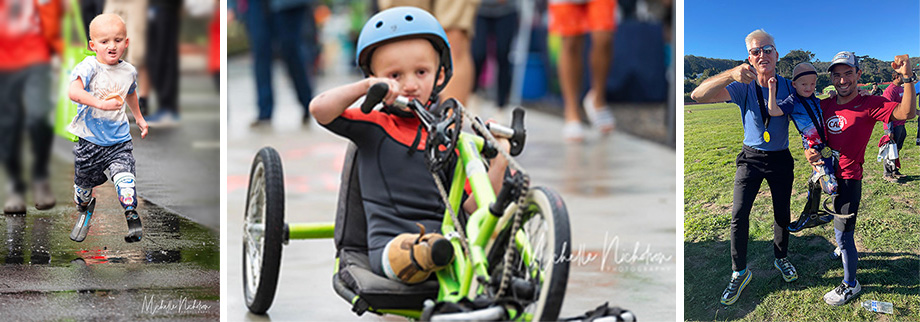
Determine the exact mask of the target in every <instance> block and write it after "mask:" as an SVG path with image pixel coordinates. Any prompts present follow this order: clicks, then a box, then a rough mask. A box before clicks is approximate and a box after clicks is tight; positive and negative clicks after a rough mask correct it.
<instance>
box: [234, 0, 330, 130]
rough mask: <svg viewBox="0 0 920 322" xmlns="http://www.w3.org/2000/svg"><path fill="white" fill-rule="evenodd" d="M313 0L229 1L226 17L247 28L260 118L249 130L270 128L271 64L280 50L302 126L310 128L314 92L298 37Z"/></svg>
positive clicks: (303, 49)
mask: <svg viewBox="0 0 920 322" xmlns="http://www.w3.org/2000/svg"><path fill="white" fill-rule="evenodd" d="M311 3H312V0H229V9H230V10H232V13H231V12H229V11H228V13H227V16H228V19H229V20H231V21H232V20H234V19H236V17H237V16H238V17H239V18H240V21H242V22H243V23H244V24H245V25H246V32H247V34H248V35H247V37H248V38H249V50H250V51H251V52H252V56H253V57H252V58H253V62H254V64H253V66H254V67H255V75H256V93H257V95H258V99H257V100H258V105H259V114H258V117H257V118H256V120H255V121H253V122H252V124H251V126H252V127H263V126H270V125H271V119H272V112H273V110H274V105H275V101H274V96H273V94H272V61H273V58H274V48H275V46H277V47H278V48H279V49H280V54H281V59H282V60H283V61H284V63H285V65H287V72H288V76H290V77H291V80H292V82H293V84H294V90H295V91H296V93H297V100H298V101H299V102H300V105H301V106H303V118H302V119H301V121H302V123H303V125H307V124H309V121H310V112H309V110H308V107H309V106H310V100H311V99H313V88H312V85H311V81H310V76H309V75H310V74H309V71H308V70H307V48H306V44H305V43H304V42H303V37H301V30H303V23H304V18H305V17H306V15H307V13H308V12H311V11H310V10H309V9H310V4H311Z"/></svg>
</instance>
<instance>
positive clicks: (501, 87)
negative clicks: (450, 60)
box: [473, 0, 518, 115]
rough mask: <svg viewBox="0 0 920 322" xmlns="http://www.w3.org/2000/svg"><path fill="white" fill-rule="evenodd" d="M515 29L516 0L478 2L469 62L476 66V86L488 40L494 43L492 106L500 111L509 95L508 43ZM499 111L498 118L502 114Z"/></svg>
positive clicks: (515, 31) (486, 54)
mask: <svg viewBox="0 0 920 322" xmlns="http://www.w3.org/2000/svg"><path fill="white" fill-rule="evenodd" d="M517 29H518V1H517V0H482V3H481V4H480V5H479V10H478V11H477V12H476V31H477V32H476V36H475V37H473V61H474V62H475V65H476V78H475V81H476V82H477V83H478V81H479V79H480V75H481V74H482V72H483V67H484V65H485V62H486V56H488V53H489V45H488V44H489V42H490V41H489V40H490V39H492V43H493V44H494V47H493V48H494V52H495V60H496V61H497V62H498V95H497V97H496V106H498V109H499V110H500V111H504V108H505V105H507V104H508V95H509V94H510V92H511V70H512V68H511V59H510V57H509V55H510V53H511V43H512V42H513V40H514V37H515V34H516V33H517ZM502 114H503V113H502V112H499V115H502Z"/></svg>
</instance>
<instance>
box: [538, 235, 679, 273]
mask: <svg viewBox="0 0 920 322" xmlns="http://www.w3.org/2000/svg"><path fill="white" fill-rule="evenodd" d="M673 258H674V255H673V254H672V255H668V254H665V253H663V252H653V251H652V245H651V244H647V245H645V247H643V246H642V243H640V242H636V243H635V244H634V245H633V247H632V248H631V249H630V248H629V247H628V246H626V247H620V236H614V237H613V238H610V234H609V233H604V248H603V249H602V250H601V252H592V251H586V250H585V245H584V244H581V245H579V246H578V250H577V251H575V250H573V251H571V253H569V254H568V255H566V254H559V255H557V256H555V258H554V260H555V262H556V263H560V262H563V261H569V262H570V263H575V264H576V265H579V266H584V265H588V264H591V263H593V262H595V261H598V260H600V265H601V266H600V269H601V271H605V270H608V265H611V266H612V265H641V264H644V265H662V264H664V263H665V262H668V261H671V260H672V259H673Z"/></svg>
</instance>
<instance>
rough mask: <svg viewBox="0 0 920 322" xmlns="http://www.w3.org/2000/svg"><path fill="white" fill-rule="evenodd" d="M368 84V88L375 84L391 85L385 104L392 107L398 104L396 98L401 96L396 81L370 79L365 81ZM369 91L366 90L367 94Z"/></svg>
mask: <svg viewBox="0 0 920 322" xmlns="http://www.w3.org/2000/svg"><path fill="white" fill-rule="evenodd" d="M365 82H367V88H371V86H374V84H377V83H386V84H387V85H389V87H390V90H389V91H388V92H387V95H386V96H384V97H383V103H384V104H386V105H392V104H393V103H394V102H396V97H397V96H399V83H398V82H396V81H395V80H392V79H389V78H381V77H370V78H367V79H366V80H365ZM366 91H367V90H365V92H366Z"/></svg>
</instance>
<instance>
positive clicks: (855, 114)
mask: <svg viewBox="0 0 920 322" xmlns="http://www.w3.org/2000/svg"><path fill="white" fill-rule="evenodd" d="M891 67H892V68H894V69H895V71H897V72H898V73H900V74H901V76H902V80H903V81H904V96H903V97H902V98H901V101H900V102H889V101H888V100H886V99H885V98H883V97H881V96H862V95H859V91H858V85H857V81H858V80H859V77H860V76H861V75H862V71H860V70H859V63H858V62H857V60H856V56H855V55H854V54H853V53H852V52H847V51H842V52H839V53H837V55H836V56H834V59H833V61H832V62H831V66H830V67H829V68H828V72H830V73H831V79H832V81H833V84H834V88H835V89H836V90H837V96H836V97H834V98H828V99H824V100H822V101H821V114H822V122H823V123H824V125H825V132H826V134H827V143H828V146H830V147H831V148H832V149H834V150H836V151H838V152H840V164H839V166H838V168H837V180H838V181H837V182H838V184H839V187H838V188H837V198H835V199H834V210H835V211H836V212H837V213H839V214H849V216H836V217H835V218H834V232H835V235H836V239H837V246H838V247H839V248H840V250H841V259H842V261H843V268H844V275H843V283H841V284H840V286H837V287H836V288H835V289H833V290H831V291H830V292H827V294H824V301H825V302H827V304H830V305H842V304H844V303H846V302H847V301H848V300H849V299H851V298H852V297H853V296H855V295H856V294H858V293H859V291H860V290H862V287H861V286H860V285H859V282H858V281H856V263H857V255H856V245H855V243H854V240H853V232H854V231H855V228H856V214H857V213H858V210H859V202H860V199H861V198H862V181H861V180H862V178H863V162H864V161H865V154H866V145H867V144H868V143H869V138H870V136H871V134H872V129H873V128H874V127H875V123H876V122H890V121H903V120H908V119H912V118H914V116H916V114H917V109H916V104H917V100H916V93H914V85H913V83H914V82H916V81H917V77H916V75H915V74H914V73H913V71H911V69H910V63H909V61H908V56H907V55H901V56H896V57H895V60H894V62H893V63H892V64H891ZM805 155H806V157H807V158H808V160H809V161H811V163H812V164H821V163H822V162H821V161H820V154H819V153H818V151H815V150H814V149H809V150H806V152H805Z"/></svg>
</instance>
